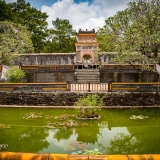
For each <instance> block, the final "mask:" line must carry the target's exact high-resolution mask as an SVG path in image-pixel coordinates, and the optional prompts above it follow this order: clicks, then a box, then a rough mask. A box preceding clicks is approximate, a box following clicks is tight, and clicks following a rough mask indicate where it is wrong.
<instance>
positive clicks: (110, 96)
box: [0, 92, 160, 107]
mask: <svg viewBox="0 0 160 160" xmlns="http://www.w3.org/2000/svg"><path fill="white" fill-rule="evenodd" d="M88 94H94V93H73V92H52V93H47V92H37V93H36V92H0V105H29V106H73V104H74V103H75V102H76V101H77V99H78V98H79V97H80V96H85V95H88ZM98 95H100V96H103V97H104V102H105V106H117V107H120V106H133V107H134V106H159V105H160V94H158V93H156V92H155V93H146V92H143V93H132V92H131V93H129V92H119V93H118V92H114V93H108V92H106V93H98Z"/></svg>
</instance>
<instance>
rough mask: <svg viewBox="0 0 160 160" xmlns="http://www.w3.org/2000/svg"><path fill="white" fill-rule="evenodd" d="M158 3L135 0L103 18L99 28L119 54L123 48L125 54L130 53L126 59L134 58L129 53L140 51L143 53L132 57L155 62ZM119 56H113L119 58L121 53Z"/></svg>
mask: <svg viewBox="0 0 160 160" xmlns="http://www.w3.org/2000/svg"><path fill="white" fill-rule="evenodd" d="M159 7H160V1H159V0H147V1H146V0H135V1H133V2H130V3H129V4H128V8H127V9H125V10H124V11H120V12H118V13H117V14H116V15H115V16H113V17H110V18H108V19H107V20H106V21H105V23H106V24H105V26H104V27H103V28H102V29H101V30H102V31H103V33H104V34H105V36H109V35H110V37H109V38H110V39H111V41H112V42H113V44H115V43H116V49H117V51H118V52H119V53H120V54H121V53H124V52H125V53H126V54H125V55H127V56H128V55H129V56H128V58H129V59H126V60H127V61H130V58H133V57H132V53H134V55H138V54H139V53H140V55H143V56H139V57H135V59H134V62H135V61H138V62H142V61H143V60H144V59H145V60H146V61H145V62H148V63H150V62H156V60H157V57H158V51H159V50H160V10H159ZM101 30H100V31H101ZM100 43H102V42H100ZM118 56H119V57H118V58H117V59H116V60H118V59H119V58H121V55H118ZM122 57H123V58H124V56H122ZM119 60H120V61H121V60H122V59H119Z"/></svg>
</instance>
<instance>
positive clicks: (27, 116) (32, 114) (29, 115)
mask: <svg viewBox="0 0 160 160" xmlns="http://www.w3.org/2000/svg"><path fill="white" fill-rule="evenodd" d="M41 114H42V113H35V112H30V113H27V114H25V116H24V117H23V119H36V118H39V117H42V116H41Z"/></svg>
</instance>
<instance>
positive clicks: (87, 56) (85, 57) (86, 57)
mask: <svg viewBox="0 0 160 160" xmlns="http://www.w3.org/2000/svg"><path fill="white" fill-rule="evenodd" d="M83 58H84V59H85V60H89V59H90V58H91V56H90V55H89V54H85V55H84V56H83Z"/></svg>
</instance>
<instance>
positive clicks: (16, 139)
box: [0, 126, 49, 152]
mask: <svg viewBox="0 0 160 160" xmlns="http://www.w3.org/2000/svg"><path fill="white" fill-rule="evenodd" d="M47 136H48V131H47V130H46V129H45V128H39V127H36V128H34V127H26V126H16V127H11V128H10V129H1V130H0V144H8V148H6V149H5V148H1V151H6V150H7V151H14V152H38V151H39V150H42V149H44V148H48V146H49V142H48V141H47V140H46V137H47Z"/></svg>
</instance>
